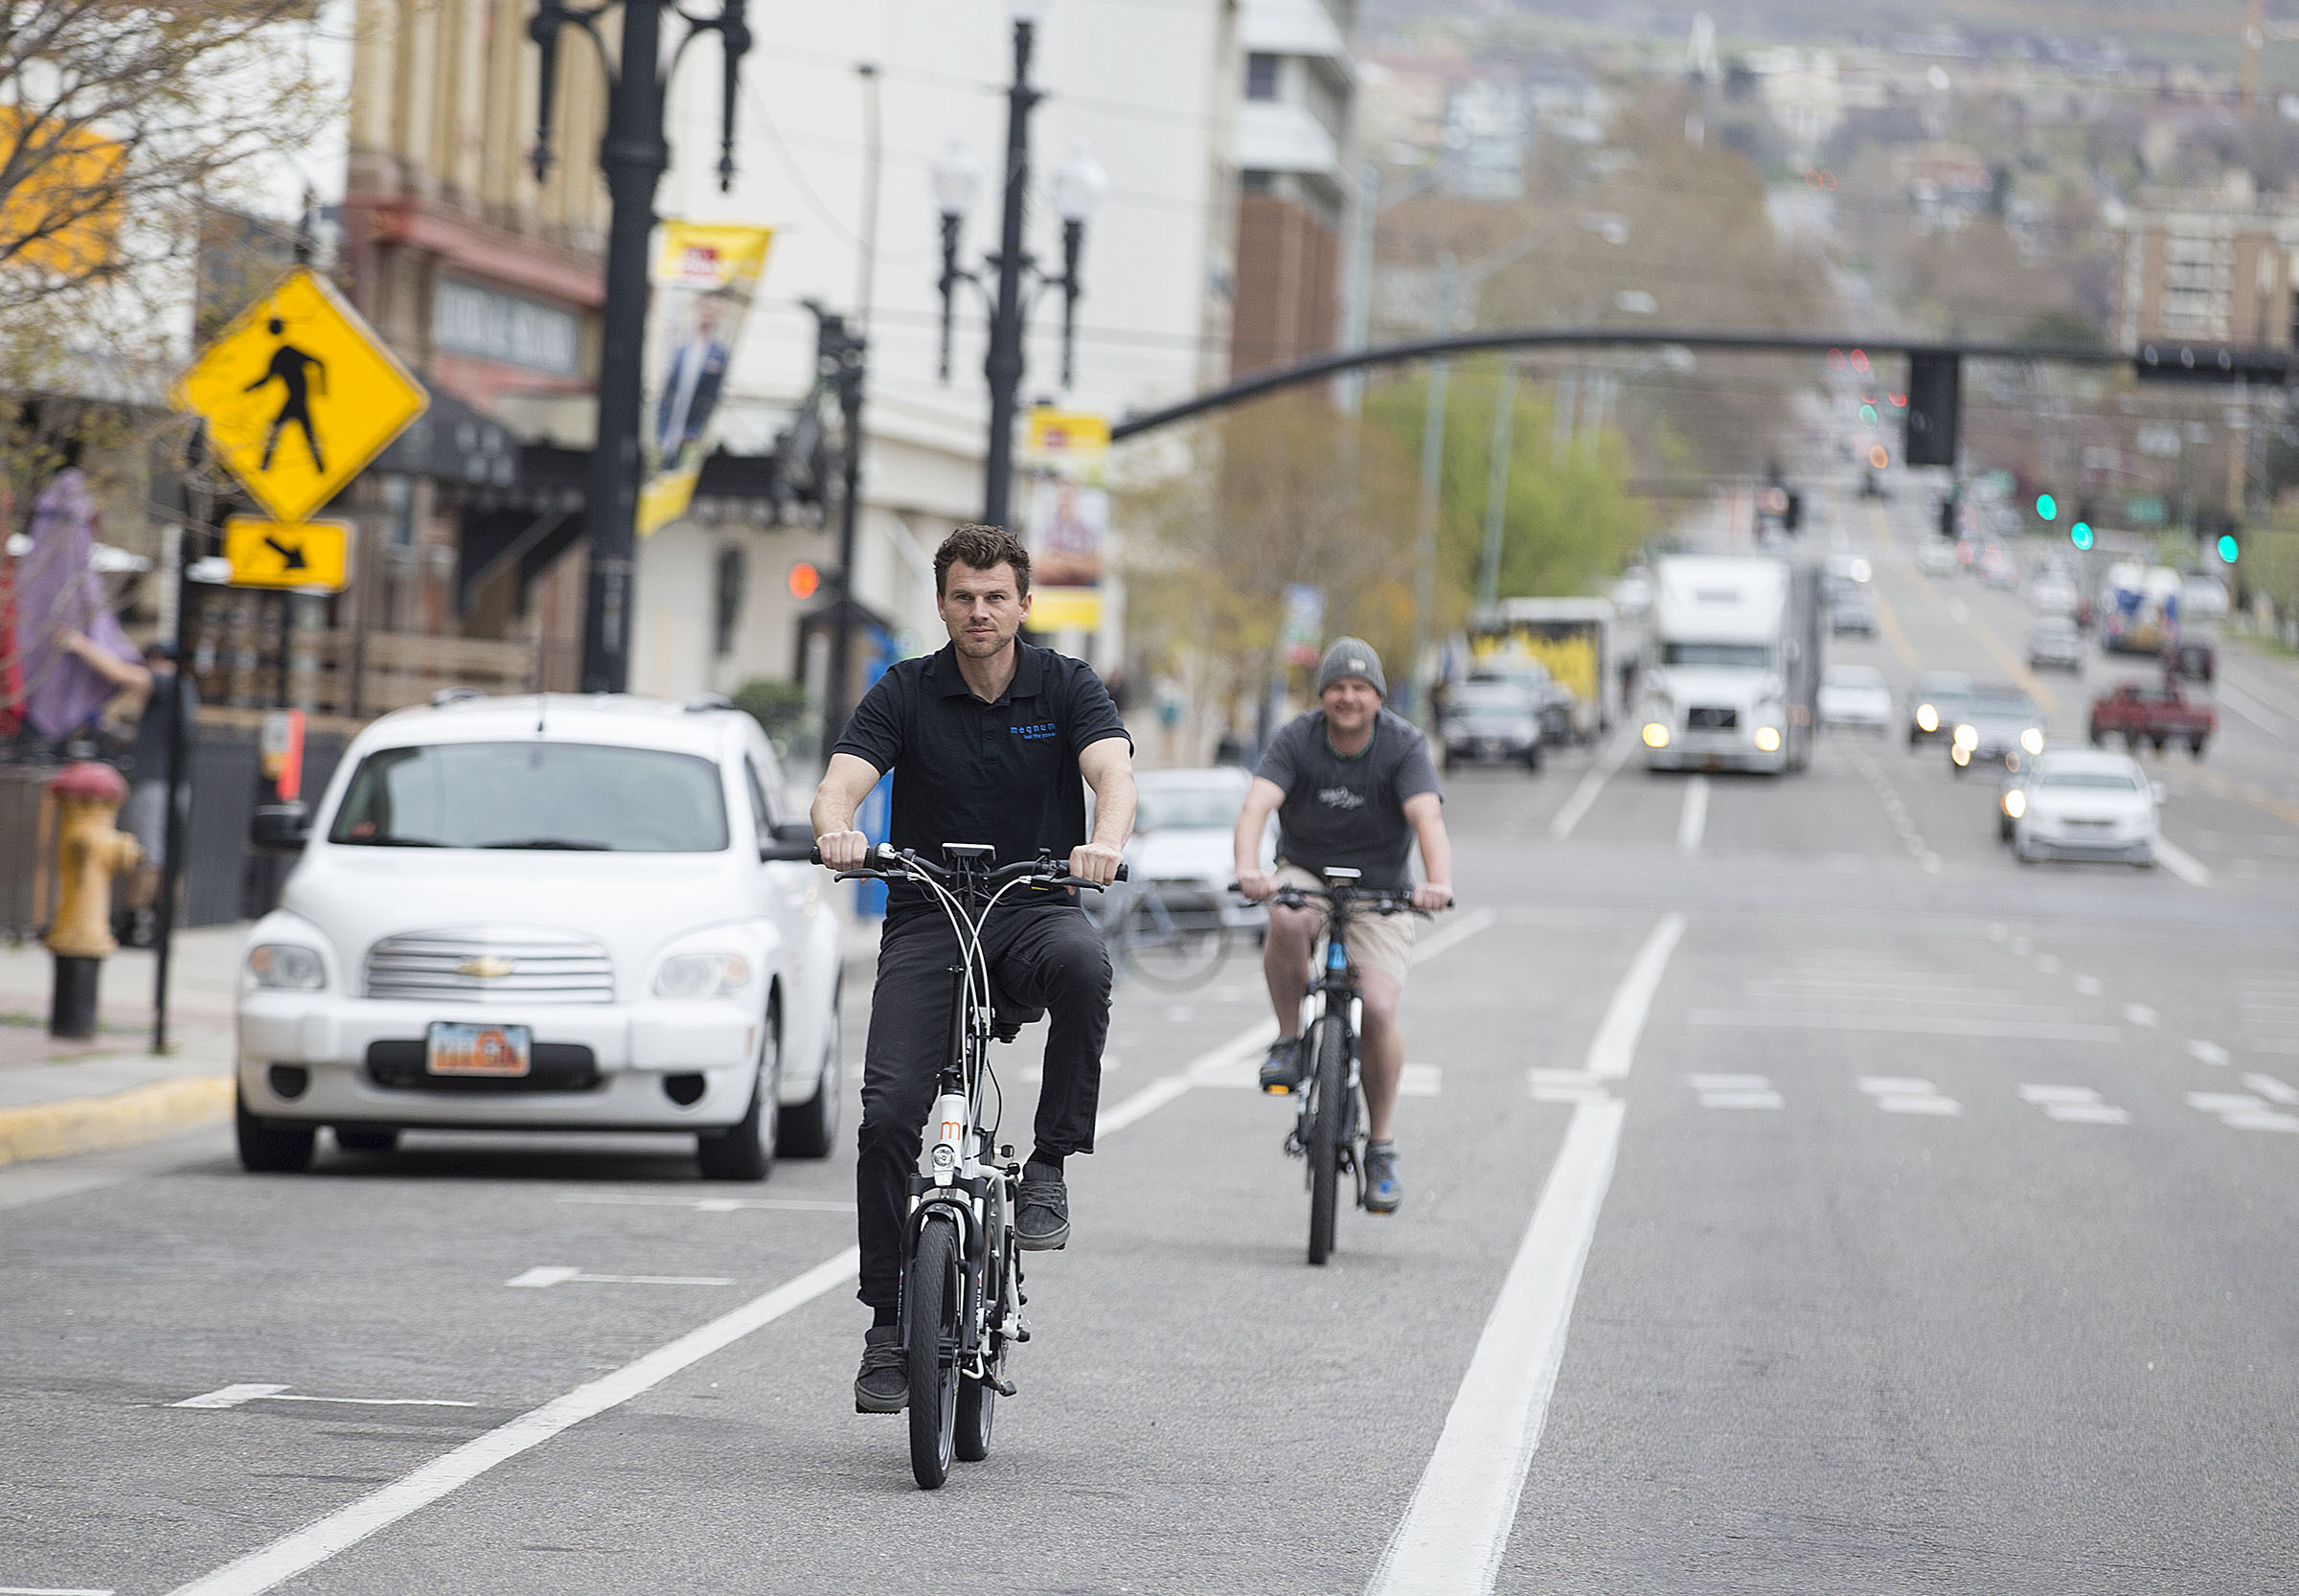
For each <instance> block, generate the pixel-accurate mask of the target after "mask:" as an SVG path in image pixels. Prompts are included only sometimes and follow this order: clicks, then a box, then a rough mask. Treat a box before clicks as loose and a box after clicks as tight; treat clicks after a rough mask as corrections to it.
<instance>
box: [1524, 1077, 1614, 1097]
mask: <svg viewBox="0 0 2299 1596" xmlns="http://www.w3.org/2000/svg"><path fill="white" fill-rule="evenodd" d="M1525 1082H1526V1084H1528V1085H1530V1086H1531V1087H1532V1088H1533V1101H1534V1102H1536V1103H1584V1102H1586V1101H1588V1100H1589V1099H1590V1098H1595V1099H1597V1100H1598V1101H1599V1102H1602V1101H1604V1100H1605V1097H1606V1096H1607V1095H1608V1094H1607V1093H1606V1092H1605V1083H1604V1082H1602V1081H1600V1080H1598V1079H1597V1078H1596V1077H1595V1076H1593V1075H1591V1074H1589V1073H1588V1071H1586V1070H1584V1069H1529V1070H1527V1071H1525Z"/></svg>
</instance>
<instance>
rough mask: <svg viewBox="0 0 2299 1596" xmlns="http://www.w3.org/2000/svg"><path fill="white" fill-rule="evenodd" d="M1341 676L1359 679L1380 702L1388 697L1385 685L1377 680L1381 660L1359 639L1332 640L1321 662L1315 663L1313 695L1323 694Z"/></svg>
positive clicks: (1379, 677)
mask: <svg viewBox="0 0 2299 1596" xmlns="http://www.w3.org/2000/svg"><path fill="white" fill-rule="evenodd" d="M1343 676H1362V677H1364V678H1365V679H1366V680H1367V681H1369V682H1371V683H1373V690H1374V691H1375V692H1376V693H1378V694H1379V695H1381V696H1382V697H1384V698H1386V697H1388V696H1389V684H1388V682H1387V681H1385V680H1383V679H1382V676H1381V656H1380V655H1378V654H1377V653H1375V652H1374V651H1373V645H1372V644H1370V643H1368V642H1366V641H1365V640H1364V639H1363V638H1360V637H1337V638H1335V639H1333V646H1332V648H1330V649H1328V650H1325V658H1323V659H1322V660H1319V661H1318V662H1317V691H1318V692H1320V693H1323V692H1324V691H1325V690H1326V689H1327V688H1329V687H1331V686H1332V685H1333V683H1335V682H1337V681H1339V680H1340V679H1341V678H1342V677H1343Z"/></svg>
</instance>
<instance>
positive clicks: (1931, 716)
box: [1916, 704, 1940, 732]
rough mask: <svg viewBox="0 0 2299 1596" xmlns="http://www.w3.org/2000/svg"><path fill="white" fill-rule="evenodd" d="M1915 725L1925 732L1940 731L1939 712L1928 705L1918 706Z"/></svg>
mask: <svg viewBox="0 0 2299 1596" xmlns="http://www.w3.org/2000/svg"><path fill="white" fill-rule="evenodd" d="M1916 724H1917V725H1919V726H1921V727H1923V729H1924V730H1925V731H1927V732H1936V731H1938V730H1939V729H1940V712H1939V711H1938V710H1936V709H1934V708H1933V707H1932V706H1931V705H1929V704H1918V705H1917V706H1916Z"/></svg>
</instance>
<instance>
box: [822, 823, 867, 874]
mask: <svg viewBox="0 0 2299 1596" xmlns="http://www.w3.org/2000/svg"><path fill="white" fill-rule="evenodd" d="M814 846H815V848H816V850H817V851H818V852H819V853H820V854H821V855H822V862H823V864H824V865H825V866H826V867H828V868H829V869H831V870H859V869H861V868H862V857H863V855H866V854H868V853H869V852H870V838H869V837H867V836H865V835H863V834H862V833H861V832H823V833H822V835H820V836H818V837H816V838H815V839H814Z"/></svg>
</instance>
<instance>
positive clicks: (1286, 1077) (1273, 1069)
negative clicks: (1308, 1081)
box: [1262, 1037, 1301, 1097]
mask: <svg viewBox="0 0 2299 1596" xmlns="http://www.w3.org/2000/svg"><path fill="white" fill-rule="evenodd" d="M1262 1090H1263V1091H1265V1092H1268V1093H1271V1094H1272V1095H1274V1096H1277V1097H1284V1096H1286V1095H1287V1094H1289V1093H1292V1092H1297V1091H1299V1090H1301V1038H1300V1037H1278V1038H1277V1040H1275V1041H1273V1042H1271V1043H1270V1044H1269V1057H1267V1058H1266V1059H1263V1060H1262Z"/></svg>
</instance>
